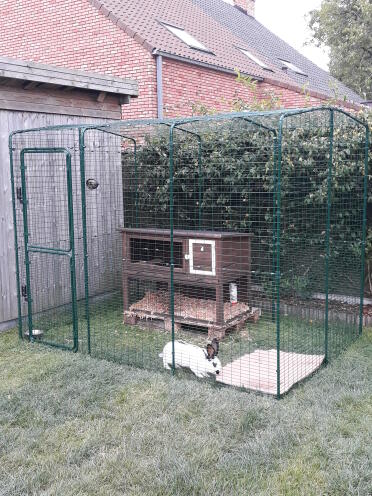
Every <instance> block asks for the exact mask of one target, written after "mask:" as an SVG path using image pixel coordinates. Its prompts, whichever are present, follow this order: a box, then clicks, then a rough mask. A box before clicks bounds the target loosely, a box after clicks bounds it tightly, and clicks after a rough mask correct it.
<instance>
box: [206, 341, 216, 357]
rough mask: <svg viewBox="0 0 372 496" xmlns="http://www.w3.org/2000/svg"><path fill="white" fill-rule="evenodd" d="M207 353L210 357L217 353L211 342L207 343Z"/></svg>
mask: <svg viewBox="0 0 372 496" xmlns="http://www.w3.org/2000/svg"><path fill="white" fill-rule="evenodd" d="M207 354H208V358H213V357H214V355H215V351H214V348H213V346H212V345H211V344H207Z"/></svg>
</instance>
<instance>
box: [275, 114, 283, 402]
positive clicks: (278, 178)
mask: <svg viewBox="0 0 372 496" xmlns="http://www.w3.org/2000/svg"><path fill="white" fill-rule="evenodd" d="M283 122H284V116H281V118H280V121H279V133H278V146H277V149H278V153H277V158H278V162H277V168H276V171H277V173H276V191H275V198H276V216H275V218H276V239H275V242H276V243H275V244H276V246H275V251H276V271H275V272H276V275H275V283H276V284H275V286H276V391H277V393H276V395H277V398H278V399H280V395H281V394H280V220H281V211H280V209H281V172H282V139H283Z"/></svg>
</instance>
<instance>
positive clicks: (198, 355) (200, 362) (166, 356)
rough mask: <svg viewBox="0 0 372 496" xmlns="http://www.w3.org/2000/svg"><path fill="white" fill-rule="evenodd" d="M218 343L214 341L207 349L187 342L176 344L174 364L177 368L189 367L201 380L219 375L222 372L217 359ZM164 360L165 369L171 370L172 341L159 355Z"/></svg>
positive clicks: (176, 342) (177, 342)
mask: <svg viewBox="0 0 372 496" xmlns="http://www.w3.org/2000/svg"><path fill="white" fill-rule="evenodd" d="M218 348H219V345H218V341H217V339H213V341H212V343H211V344H208V345H207V348H206V349H203V348H200V347H199V346H195V345H193V344H189V343H186V342H185V341H175V342H174V362H175V367H176V368H180V367H188V368H190V369H191V371H192V372H193V373H194V374H195V375H196V376H197V377H199V378H201V379H202V378H204V377H208V375H209V374H211V375H218V374H219V373H220V372H221V368H222V366H221V362H220V360H219V358H217V354H218ZM159 357H160V358H162V359H163V364H164V368H165V369H168V370H169V369H170V368H171V365H172V341H170V342H169V343H167V344H166V345H165V346H164V349H163V352H162V353H160V355H159Z"/></svg>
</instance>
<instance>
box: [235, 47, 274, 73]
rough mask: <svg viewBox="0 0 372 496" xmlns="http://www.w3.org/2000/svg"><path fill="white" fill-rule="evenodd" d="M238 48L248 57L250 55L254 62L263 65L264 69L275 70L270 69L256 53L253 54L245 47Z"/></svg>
mask: <svg viewBox="0 0 372 496" xmlns="http://www.w3.org/2000/svg"><path fill="white" fill-rule="evenodd" d="M237 48H238V47H237ZM238 50H240V51H241V52H242V53H244V55H245V56H246V57H248V58H249V59H251V60H252V61H253V62H255V63H256V64H258V65H259V66H260V67H262V69H266V70H267V71H271V72H273V71H272V69H270V67H269V66H267V65H266V64H265V63H264V62H262V60H260V59H259V58H258V57H256V56H255V55H253V53H251V52H250V51H248V50H246V49H245V48H238Z"/></svg>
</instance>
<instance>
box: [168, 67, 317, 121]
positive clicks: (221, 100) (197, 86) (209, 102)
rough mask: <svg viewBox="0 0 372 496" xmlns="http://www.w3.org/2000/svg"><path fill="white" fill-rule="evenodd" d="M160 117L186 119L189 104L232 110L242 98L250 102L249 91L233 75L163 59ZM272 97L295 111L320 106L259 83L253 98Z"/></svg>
mask: <svg viewBox="0 0 372 496" xmlns="http://www.w3.org/2000/svg"><path fill="white" fill-rule="evenodd" d="M163 91H164V115H165V116H166V117H178V116H190V115H192V113H193V104H196V107H199V110H200V104H203V105H205V106H206V107H207V108H208V109H214V110H215V111H216V112H228V111H230V110H232V107H233V102H234V100H235V99H237V98H242V99H244V100H245V101H247V102H249V101H252V99H253V93H252V91H251V90H250V89H248V88H246V87H244V86H243V85H242V84H241V83H238V82H237V81H236V76H235V75H234V74H227V73H223V72H219V71H215V70H213V69H206V68H203V67H198V66H195V65H191V64H186V63H184V62H179V61H176V60H170V59H163ZM270 93H274V94H275V95H276V96H277V97H278V98H279V99H280V104H281V106H282V107H285V108H296V107H303V106H310V105H311V106H315V105H319V104H321V103H324V102H323V101H322V100H321V99H319V98H314V97H306V95H304V94H303V92H302V91H301V90H299V91H298V92H296V91H293V90H290V89H288V88H281V87H278V86H273V85H271V84H268V83H259V84H258V87H257V94H256V96H257V98H258V99H262V98H267V97H268V96H269V94H270Z"/></svg>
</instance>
